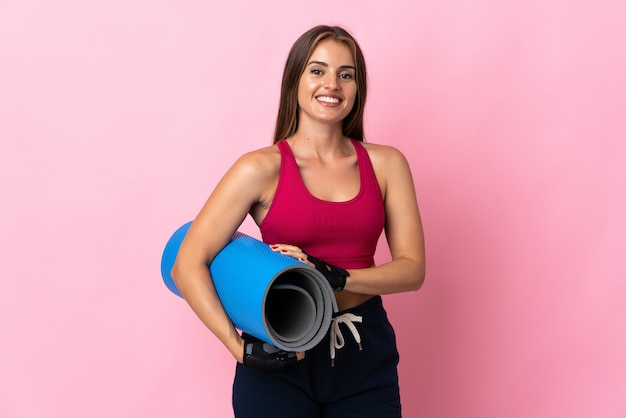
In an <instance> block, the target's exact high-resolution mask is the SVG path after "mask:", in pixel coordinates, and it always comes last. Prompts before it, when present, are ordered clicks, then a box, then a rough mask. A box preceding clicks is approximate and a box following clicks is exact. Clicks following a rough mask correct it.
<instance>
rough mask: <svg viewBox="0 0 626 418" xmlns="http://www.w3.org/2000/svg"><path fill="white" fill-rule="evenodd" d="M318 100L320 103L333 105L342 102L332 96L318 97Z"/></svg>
mask: <svg viewBox="0 0 626 418" xmlns="http://www.w3.org/2000/svg"><path fill="white" fill-rule="evenodd" d="M316 99H317V100H319V101H320V102H324V103H331V104H337V103H339V102H340V100H339V99H338V98H337V97H330V96H318V97H316Z"/></svg>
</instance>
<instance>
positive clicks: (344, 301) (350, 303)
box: [335, 290, 374, 312]
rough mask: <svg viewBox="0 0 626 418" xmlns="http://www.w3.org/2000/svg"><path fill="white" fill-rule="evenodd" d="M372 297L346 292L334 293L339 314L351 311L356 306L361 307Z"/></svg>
mask: <svg viewBox="0 0 626 418" xmlns="http://www.w3.org/2000/svg"><path fill="white" fill-rule="evenodd" d="M373 297H374V296H373V295H363V294H361V293H352V292H348V291H347V290H342V291H341V292H335V298H336V299H337V306H338V307H339V312H341V311H345V310H346V309H351V308H354V307H356V306H359V305H362V304H364V303H365V302H367V301H368V300H370V299H372V298H373Z"/></svg>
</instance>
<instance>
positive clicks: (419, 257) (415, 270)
mask: <svg viewBox="0 0 626 418" xmlns="http://www.w3.org/2000/svg"><path fill="white" fill-rule="evenodd" d="M368 145H370V144H368ZM368 148H369V149H368V151H369V154H370V159H371V160H372V164H373V166H374V171H375V173H376V177H377V179H378V182H379V184H380V185H381V189H382V192H383V198H384V202H385V219H386V220H385V236H386V237H387V242H388V244H389V250H390V252H391V261H389V262H387V263H384V264H381V265H379V266H376V267H372V268H366V269H354V270H349V273H350V276H349V277H348V278H347V280H346V285H345V288H344V289H345V290H347V291H349V292H354V293H361V294H372V295H384V294H390V293H400V292H406V291H412V290H418V289H419V288H420V287H421V286H422V283H423V282H424V276H425V262H426V260H425V249H424V232H423V230H422V221H421V218H420V213H419V208H418V205H417V198H416V195H415V186H414V184H413V176H412V174H411V169H410V167H409V164H408V162H407V160H406V158H405V157H404V155H403V154H402V153H401V152H400V151H398V150H397V149H395V148H393V147H388V146H381V145H372V146H370V147H368Z"/></svg>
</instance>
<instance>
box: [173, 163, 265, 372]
mask: <svg viewBox="0 0 626 418" xmlns="http://www.w3.org/2000/svg"><path fill="white" fill-rule="evenodd" d="M271 176H272V175H271V173H270V170H268V169H267V164H263V153H262V152H259V151H256V152H253V153H249V154H245V155H244V156H242V157H241V158H240V159H239V160H237V162H236V163H235V164H234V165H233V166H232V167H231V168H230V170H228V172H227V173H226V174H225V175H224V177H223V178H222V179H221V180H220V182H219V183H218V185H217V186H216V187H215V189H214V190H213V192H212V193H211V195H210V196H209V198H208V200H207V201H206V203H205V204H204V206H203V207H202V209H201V210H200V212H199V214H198V216H197V217H196V219H195V220H194V221H193V223H192V224H191V227H190V228H189V231H188V232H187V234H186V236H185V239H184V240H183V242H182V244H181V246H180V250H179V252H178V256H177V257H176V261H175V262H174V266H173V268H172V272H171V274H172V278H173V279H174V282H175V283H176V286H177V287H178V290H179V291H180V293H181V295H182V296H183V298H184V299H185V300H186V301H187V303H188V304H189V306H190V307H191V309H192V310H193V311H194V312H195V314H196V315H197V316H198V318H200V320H201V321H202V322H203V323H204V325H206V327H207V328H208V329H209V330H210V331H211V332H212V333H213V334H215V336H216V337H217V338H218V339H219V340H220V341H221V342H222V343H223V344H224V345H225V346H226V348H228V350H229V351H230V352H231V354H232V355H233V357H235V359H236V360H237V361H238V362H242V360H243V346H244V342H243V339H242V338H241V336H240V335H239V333H238V332H237V330H236V329H235V327H234V325H233V324H232V322H231V321H230V319H229V318H228V315H227V314H226V312H225V310H224V308H223V307H222V304H221V302H220V300H219V298H218V295H217V292H216V290H215V287H214V286H213V280H212V279H211V276H210V272H209V268H208V265H209V264H210V263H211V261H212V260H213V258H214V257H215V256H216V255H217V253H218V252H219V251H221V250H222V248H224V247H225V246H226V245H227V244H228V243H229V242H230V240H231V238H232V236H233V234H234V233H235V231H236V230H237V228H239V226H240V225H241V223H242V222H243V220H244V219H245V217H246V216H247V214H248V212H249V211H250V209H251V208H252V207H253V206H254V205H255V204H257V203H259V202H260V201H261V199H262V194H263V192H264V191H265V190H267V187H268V184H269V182H270V181H271Z"/></svg>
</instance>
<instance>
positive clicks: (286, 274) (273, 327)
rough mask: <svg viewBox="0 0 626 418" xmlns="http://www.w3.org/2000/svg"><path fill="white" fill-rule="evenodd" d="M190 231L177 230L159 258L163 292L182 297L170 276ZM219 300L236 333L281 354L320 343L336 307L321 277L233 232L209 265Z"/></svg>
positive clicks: (245, 236)
mask: <svg viewBox="0 0 626 418" xmlns="http://www.w3.org/2000/svg"><path fill="white" fill-rule="evenodd" d="M190 226H191V222H188V223H186V224H185V225H183V226H181V227H180V228H179V229H178V230H177V231H176V232H174V234H173V235H172V237H171V238H170V239H169V241H168V242H167V244H166V245H165V249H164V250H163V256H162V258H161V276H162V277H163V281H164V282H165V285H166V286H167V288H168V289H169V290H170V291H172V292H173V293H174V294H176V295H178V296H181V294H180V292H179V291H178V288H177V287H176V284H175V283H174V280H173V279H172V276H171V274H170V271H171V270H172V267H173V265H174V261H175V260H176V256H177V255H178V250H179V248H180V245H181V243H182V241H183V239H184V238H185V235H186V234H187V231H188V230H189V227H190ZM209 270H210V272H211V277H212V278H213V284H214V286H215V289H216V290H217V294H218V296H219V298H220V301H221V302H222V305H223V306H224V309H225V310H226V313H227V314H228V316H229V317H230V320H231V321H232V322H233V324H234V325H235V327H237V328H238V329H240V330H242V331H245V332H247V333H248V334H250V335H253V336H255V337H257V338H259V339H261V340H263V341H265V342H267V343H269V344H272V345H273V346H275V347H278V348H280V349H281V350H285V351H306V350H309V349H311V348H313V347H315V346H316V345H317V344H318V343H319V342H320V341H321V340H322V338H323V337H324V335H325V334H326V332H327V331H328V329H329V328H330V324H331V321H332V315H333V313H334V312H336V311H337V301H336V300H335V295H334V293H333V290H332V288H331V287H330V284H328V282H327V281H326V279H325V278H324V276H323V275H322V274H321V273H320V272H318V271H317V270H315V269H314V268H313V267H310V266H309V265H308V264H304V263H302V262H300V261H298V260H296V259H294V258H292V257H289V256H286V255H284V254H280V253H276V252H274V251H272V250H271V249H270V248H269V245H267V244H265V243H263V242H261V241H259V240H257V239H255V238H252V237H250V236H248V235H246V234H243V233H241V232H239V231H237V232H236V233H235V234H234V235H233V238H232V240H231V241H230V242H229V243H228V244H227V245H226V246H225V247H224V248H223V249H222V251H220V252H219V253H218V254H217V255H216V256H215V258H214V259H213V262H212V263H211V264H210V265H209Z"/></svg>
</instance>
